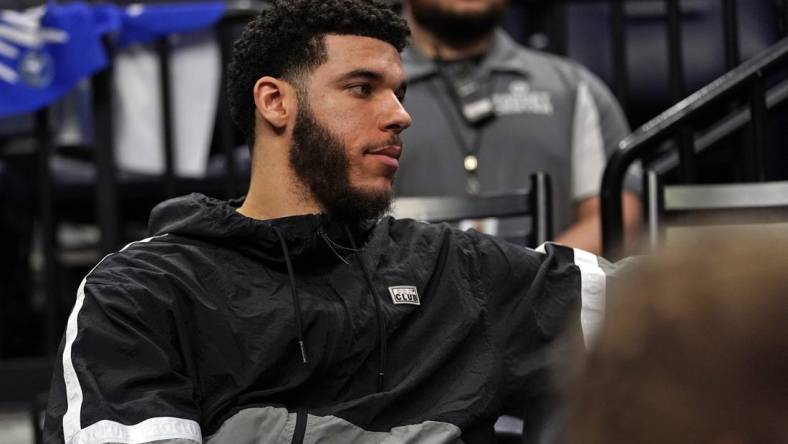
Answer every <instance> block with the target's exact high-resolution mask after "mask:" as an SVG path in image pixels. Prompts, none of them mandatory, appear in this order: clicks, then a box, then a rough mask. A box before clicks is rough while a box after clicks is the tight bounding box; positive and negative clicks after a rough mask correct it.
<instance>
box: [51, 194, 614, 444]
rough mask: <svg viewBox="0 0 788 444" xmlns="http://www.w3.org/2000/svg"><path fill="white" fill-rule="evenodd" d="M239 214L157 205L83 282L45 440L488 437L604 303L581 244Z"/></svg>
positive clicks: (409, 225) (601, 278)
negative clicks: (520, 242) (555, 351)
mask: <svg viewBox="0 0 788 444" xmlns="http://www.w3.org/2000/svg"><path fill="white" fill-rule="evenodd" d="M237 204H238V202H235V203H232V202H229V203H228V202H224V201H218V200H214V199H210V198H207V197H205V196H201V195H191V196H187V197H183V198H178V199H174V200H171V201H168V202H165V203H163V204H161V205H160V206H159V207H157V208H156V209H155V210H154V212H153V214H152V216H151V227H150V229H151V233H152V234H153V237H151V238H149V239H146V240H143V241H140V242H135V243H132V244H130V245H128V246H127V247H126V248H124V249H123V250H121V251H119V252H117V253H114V254H111V255H109V256H107V257H105V258H104V259H103V260H102V261H101V262H100V263H99V264H98V265H97V266H96V267H95V268H94V269H93V270H92V271H91V272H90V273H89V274H88V275H87V276H86V277H85V279H84V280H83V281H82V284H81V285H80V287H79V290H78V293H77V299H76V303H75V306H74V309H73V311H72V313H71V316H70V317H69V320H68V324H67V327H66V332H65V335H64V338H63V341H62V344H61V347H60V354H59V359H58V361H57V363H56V366H55V367H56V368H55V375H54V378H53V384H52V389H51V394H50V400H49V406H48V410H47V416H46V420H45V441H46V442H52V443H61V442H67V443H104V442H112V443H142V442H153V441H164V442H177V443H194V442H207V443H228V444H240V443H252V442H254V443H269V442H271V443H274V442H275V443H290V442H299V443H300V442H307V443H313V442H321V443H324V442H329V443H334V442H335V443H350V442H354V443H372V442H375V443H378V442H387V443H406V442H407V443H410V442H414V443H415V442H418V443H448V442H466V443H484V442H490V441H492V440H493V428H492V426H493V423H494V422H495V419H496V418H497V417H498V416H499V415H500V414H501V413H502V412H503V411H505V410H507V409H516V408H518V406H522V405H523V403H525V402H526V401H527V399H529V397H531V396H537V395H539V393H540V392H542V391H544V390H546V387H545V370H546V368H547V366H548V353H547V350H546V349H547V346H548V344H550V342H551V341H552V340H553V339H554V338H555V337H556V335H557V334H558V333H559V331H560V330H561V329H562V328H564V327H566V326H567V325H570V326H577V328H581V329H582V330H583V333H584V334H587V333H588V332H589V331H590V330H592V329H593V327H594V324H596V323H598V322H599V321H600V318H601V314H602V312H603V311H604V290H605V285H606V278H605V270H604V269H606V267H607V265H606V263H604V262H602V261H600V260H598V259H597V258H596V257H595V256H593V255H591V254H589V253H585V252H582V251H579V250H573V249H571V248H566V247H561V246H558V245H552V244H547V245H545V246H544V247H542V248H540V249H538V250H531V249H526V248H523V247H520V246H516V245H513V244H510V243H506V242H504V241H501V240H498V239H496V238H494V237H490V236H486V235H482V234H479V233H477V232H474V231H469V232H462V231H458V230H456V229H454V228H452V227H450V226H449V225H445V224H443V225H430V224H424V223H419V222H415V221H412V220H395V219H392V218H384V219H382V220H380V221H378V222H376V223H375V222H369V223H366V224H359V225H356V226H347V225H345V224H342V223H339V222H338V221H334V220H331V219H330V218H329V217H328V216H325V215H306V216H294V217H287V218H282V219H276V220H268V221H256V220H253V219H249V218H246V217H244V216H242V215H240V214H239V213H237V212H236V211H235V209H236V207H235V205H237ZM573 308H581V310H574V309H573Z"/></svg>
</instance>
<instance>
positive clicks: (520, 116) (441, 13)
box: [395, 0, 640, 254]
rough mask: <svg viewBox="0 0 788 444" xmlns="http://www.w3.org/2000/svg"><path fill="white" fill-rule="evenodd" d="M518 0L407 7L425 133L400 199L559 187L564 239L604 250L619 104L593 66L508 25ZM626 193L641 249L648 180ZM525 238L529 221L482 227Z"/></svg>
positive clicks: (621, 126) (410, 156) (401, 180)
mask: <svg viewBox="0 0 788 444" xmlns="http://www.w3.org/2000/svg"><path fill="white" fill-rule="evenodd" d="M507 6H508V1H507V0H405V1H404V2H403V14H404V16H405V17H406V18H407V20H408V24H409V25H410V28H411V31H412V33H413V44H412V45H411V46H410V47H409V48H407V49H406V50H405V51H404V52H403V56H402V59H403V64H404V67H405V73H406V75H407V77H408V81H409V83H410V87H409V90H408V101H407V102H406V104H405V107H406V108H407V110H408V112H409V113H410V114H411V115H412V116H413V120H414V122H413V126H412V127H411V129H410V130H409V131H408V132H406V133H405V134H404V135H403V139H404V141H405V144H406V145H407V146H408V148H409V149H408V152H407V153H405V154H404V156H403V159H402V172H401V173H400V175H399V176H398V180H397V182H396V184H395V191H396V194H397V195H398V196H433V195H435V196H437V195H468V194H470V195H473V194H480V193H497V192H506V191H512V190H515V189H519V188H527V187H528V186H529V183H528V177H529V173H531V172H534V171H537V170H542V171H545V172H547V173H548V174H549V175H550V179H551V182H552V189H553V191H552V194H553V200H554V204H553V209H554V225H555V227H554V231H555V233H557V236H556V242H559V243H562V244H565V245H570V246H573V247H577V248H582V249H584V250H587V251H590V252H593V253H596V254H599V252H600V251H601V228H600V216H599V215H600V203H599V197H598V194H599V187H600V184H601V181H602V172H603V170H604V168H605V163H606V162H607V158H608V156H609V155H610V153H611V152H612V150H614V149H615V148H616V147H617V146H618V142H619V141H620V140H621V139H623V138H624V137H625V136H626V135H628V134H629V127H628V125H627V122H626V118H625V116H624V114H623V112H622V110H621V107H620V106H619V105H618V103H617V101H616V99H615V97H613V95H612V94H611V93H610V91H609V90H608V89H607V87H606V86H605V85H604V84H603V83H602V82H601V81H600V80H599V79H598V78H597V77H596V76H594V75H593V74H592V73H591V72H590V71H588V70H587V69H586V68H585V67H583V66H581V65H579V64H578V63H576V62H574V61H571V60H569V59H565V58H562V57H559V56H556V55H553V54H548V53H544V52H541V51H536V50H533V49H529V48H525V47H523V46H521V45H519V44H518V43H517V42H515V41H514V40H513V39H512V38H511V37H510V36H509V35H508V34H506V32H505V31H504V30H503V29H501V27H500V26H499V23H500V21H501V19H502V17H503V15H504V13H505V11H506V8H507ZM626 185H627V188H626V191H625V192H624V194H623V196H622V200H623V210H624V222H625V228H626V230H627V235H628V239H629V240H630V243H632V241H633V240H634V238H635V237H636V236H637V232H638V227H639V223H640V203H639V198H638V195H637V189H638V187H639V182H638V180H637V177H636V176H635V175H630V176H629V177H628V178H627V182H626ZM475 225H476V226H478V227H479V228H480V229H482V230H484V231H485V232H488V233H492V234H500V235H502V236H505V237H507V238H509V237H511V238H517V237H518V236H517V235H518V230H519V231H522V230H521V225H522V223H519V221H507V220H501V221H494V220H492V221H486V222H485V223H484V224H475Z"/></svg>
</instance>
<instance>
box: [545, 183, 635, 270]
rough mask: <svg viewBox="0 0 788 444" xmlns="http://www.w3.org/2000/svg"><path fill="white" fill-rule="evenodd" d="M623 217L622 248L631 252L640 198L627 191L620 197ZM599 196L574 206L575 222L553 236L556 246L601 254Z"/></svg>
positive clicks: (633, 244)
mask: <svg viewBox="0 0 788 444" xmlns="http://www.w3.org/2000/svg"><path fill="white" fill-rule="evenodd" d="M621 201H622V210H623V214H624V245H625V250H626V251H631V249H633V248H634V246H635V245H636V244H637V239H638V237H639V233H640V224H641V222H642V214H641V213H642V211H641V205H640V198H639V197H638V196H637V195H636V194H635V193H633V192H631V191H624V192H623V193H622V194H621ZM600 208H601V206H600V198H599V197H589V198H587V199H585V200H583V201H581V202H580V203H578V204H577V221H576V222H575V223H574V224H572V225H571V226H569V228H567V229H566V230H564V232H562V233H561V234H559V235H558V236H557V237H556V240H555V241H556V242H557V243H559V244H564V245H568V246H571V247H575V248H580V249H582V250H586V251H588V252H591V253H594V254H597V255H598V254H600V253H601V252H602V220H601V209H600Z"/></svg>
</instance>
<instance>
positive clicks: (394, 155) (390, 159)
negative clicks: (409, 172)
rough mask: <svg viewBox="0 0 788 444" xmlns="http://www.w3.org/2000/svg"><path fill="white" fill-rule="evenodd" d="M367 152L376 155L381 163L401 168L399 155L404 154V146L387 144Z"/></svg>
mask: <svg viewBox="0 0 788 444" xmlns="http://www.w3.org/2000/svg"><path fill="white" fill-rule="evenodd" d="M366 154H371V155H373V156H375V158H377V159H378V160H380V162H381V163H383V164H385V165H387V166H390V167H392V168H399V160H398V159H399V157H400V156H401V155H402V147H400V146H398V145H387V146H383V147H380V148H375V149H372V150H369V151H367V153H366Z"/></svg>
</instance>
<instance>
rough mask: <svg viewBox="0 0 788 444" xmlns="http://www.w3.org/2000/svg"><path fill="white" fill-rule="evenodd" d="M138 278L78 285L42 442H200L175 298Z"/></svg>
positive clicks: (90, 279) (190, 371)
mask: <svg viewBox="0 0 788 444" xmlns="http://www.w3.org/2000/svg"><path fill="white" fill-rule="evenodd" d="M148 274H149V275H154V273H148ZM141 277H142V276H137V277H136V278H135V279H130V278H125V277H124V276H123V275H120V276H115V279H112V280H111V282H112V283H109V282H110V280H108V279H107V278H106V273H104V277H103V278H95V277H93V276H91V275H88V277H86V278H85V280H83V281H82V283H81V285H80V287H79V290H78V292H77V298H76V303H75V306H74V309H73V311H72V313H71V315H70V317H69V319H68V323H67V326H66V332H65V335H64V337H63V340H62V342H61V345H60V350H59V353H58V356H57V360H56V362H55V365H54V367H55V370H54V375H53V379H52V386H51V389H50V397H49V403H48V406H47V412H46V418H45V423H44V441H45V442H47V443H74V444H77V443H79V444H83V443H85V444H93V443H135V444H136V443H147V442H153V441H156V442H157V443H159V442H165V443H168V442H169V443H178V444H195V443H201V442H202V438H201V432H200V426H199V424H198V422H197V420H198V418H199V416H198V407H197V405H196V402H195V399H196V396H195V393H194V391H195V388H194V384H193V382H192V381H193V379H192V375H193V369H190V368H188V365H187V364H186V362H189V359H186V358H185V356H187V355H185V353H187V350H185V347H184V345H183V344H187V343H188V342H187V340H186V338H187V335H186V334H185V333H184V332H183V331H182V329H183V326H182V325H179V324H182V323H181V322H178V321H177V319H179V314H178V313H177V310H176V307H174V305H175V304H174V303H173V302H172V301H173V300H174V294H173V291H172V290H171V289H168V288H167V287H166V286H164V285H161V284H160V285H153V284H151V285H148V284H146V285H142V284H141V283H140V282H145V280H144V279H140V278H141ZM158 279H161V278H160V277H159V278H158ZM148 282H155V278H153V279H151V280H150V281H148Z"/></svg>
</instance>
